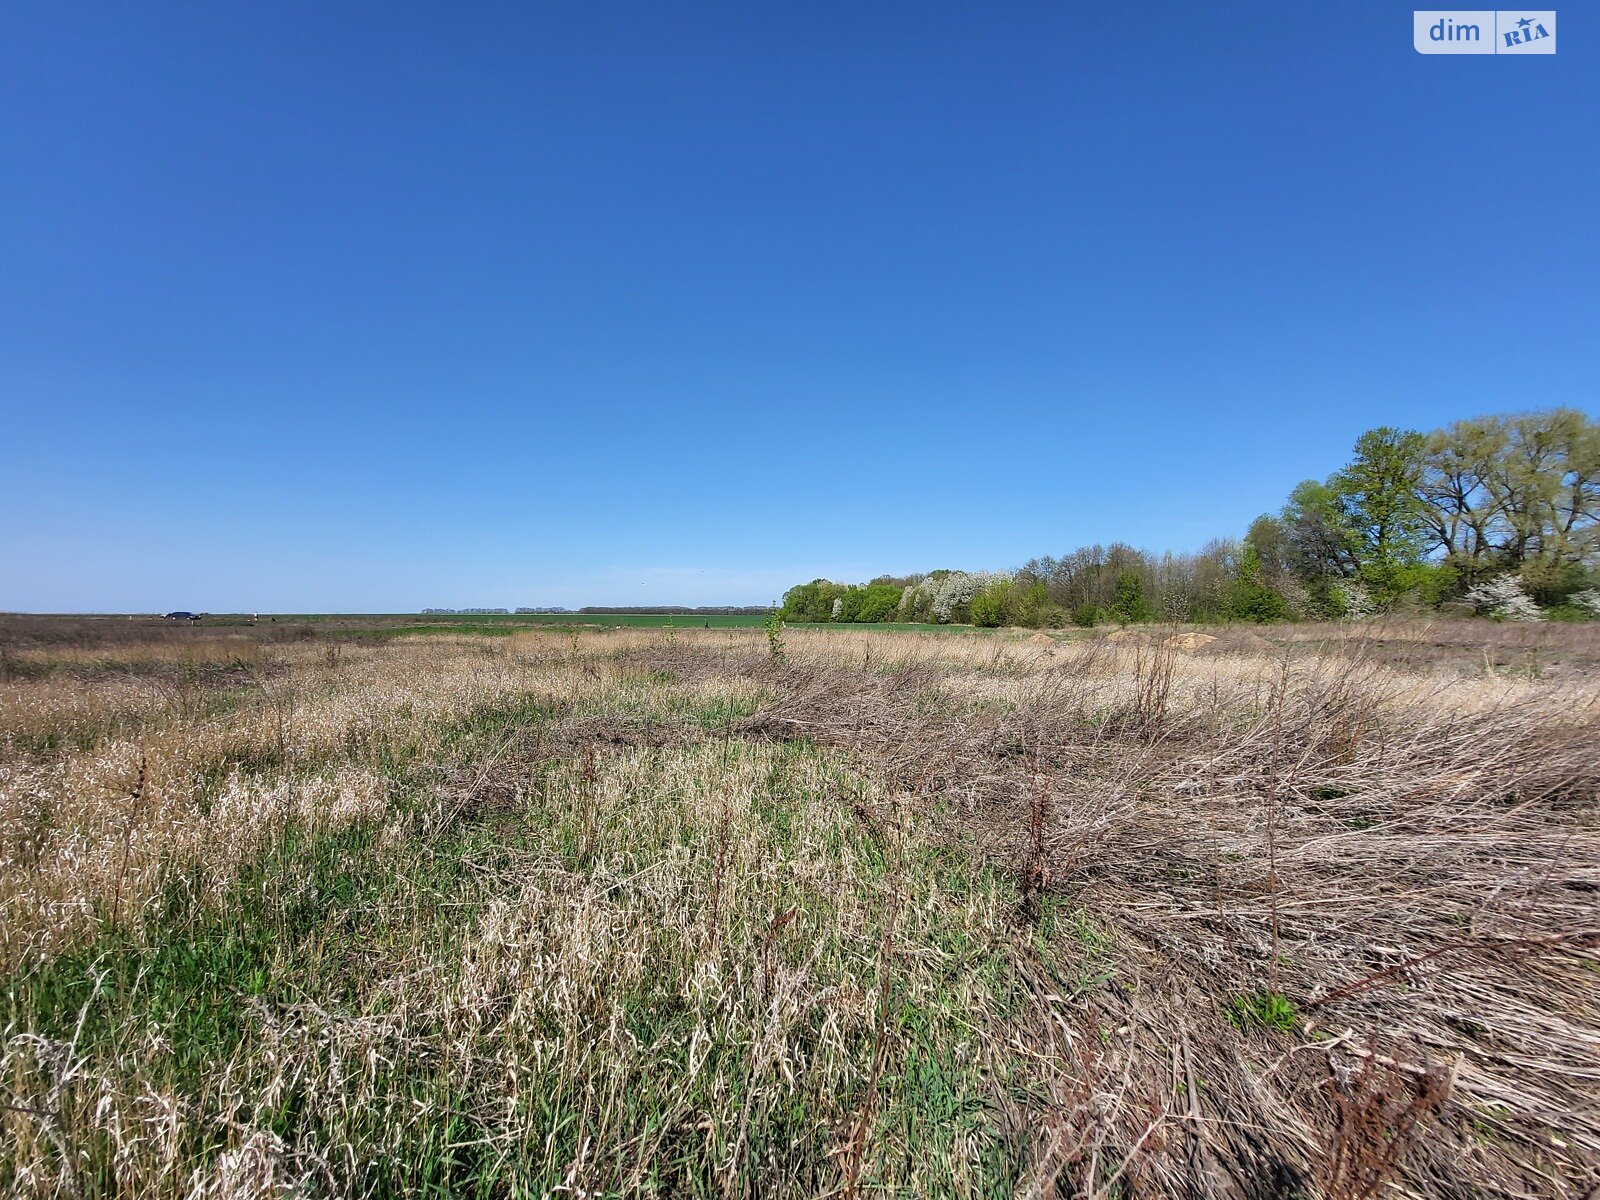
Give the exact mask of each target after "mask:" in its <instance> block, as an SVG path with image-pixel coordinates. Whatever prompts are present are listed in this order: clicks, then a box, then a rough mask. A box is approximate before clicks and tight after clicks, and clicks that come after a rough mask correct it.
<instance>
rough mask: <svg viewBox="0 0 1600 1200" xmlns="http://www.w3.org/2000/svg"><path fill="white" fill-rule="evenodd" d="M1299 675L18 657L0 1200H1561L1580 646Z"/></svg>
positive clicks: (1582, 929)
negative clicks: (920, 1198)
mask: <svg viewBox="0 0 1600 1200" xmlns="http://www.w3.org/2000/svg"><path fill="white" fill-rule="evenodd" d="M1303 632H1304V631H1295V634H1294V636H1293V637H1286V638H1280V639H1278V641H1277V642H1276V643H1273V644H1268V643H1265V642H1260V643H1257V642H1255V641H1244V640H1243V639H1240V640H1239V642H1238V644H1237V645H1233V646H1231V647H1230V645H1228V644H1223V645H1222V646H1221V650H1222V652H1221V653H1217V652H1212V653H1209V654H1192V655H1191V654H1187V653H1182V652H1179V651H1177V650H1175V649H1173V648H1172V647H1171V646H1169V645H1166V644H1164V642H1163V640H1162V639H1161V638H1160V637H1159V636H1155V637H1151V638H1149V639H1146V640H1144V641H1125V642H1122V643H1118V644H1111V643H1109V642H1107V641H1105V640H1104V639H1103V638H1097V637H1094V638H1078V637H1072V638H1063V639H1060V640H1058V641H1055V642H1053V643H1050V644H1036V643H1034V642H1032V641H1025V640H1022V639H1020V638H1006V637H1000V638H985V639H978V638H950V637H940V636H920V635H915V634H872V633H857V632H838V631H834V632H825V631H813V630H805V631H795V632H794V633H793V634H792V635H791V636H788V637H787V638H786V641H785V655H784V656H783V658H782V659H781V660H779V659H774V658H773V657H772V656H771V655H769V654H768V653H767V647H766V646H765V643H764V639H763V635H762V634H761V633H760V631H717V632H706V633H701V632H694V631H689V632H685V631H677V632H674V633H671V634H667V633H663V632H660V631H644V630H635V631H625V632H619V633H612V634H596V633H590V632H584V633H582V634H573V633H570V632H549V633H530V634H518V635H515V636H512V637H505V638H482V637H474V636H462V637H447V638H431V637H428V638H412V639H406V640H400V641H396V642H392V643H361V642H352V643H349V644H342V648H341V649H340V650H339V652H338V653H332V652H330V650H329V648H328V646H327V645H325V644H322V643H318V642H316V641H304V642H301V641H288V642H268V641H265V640H263V641H259V642H252V643H250V645H251V646H252V650H251V651H249V652H248V654H247V655H246V656H245V657H243V658H239V659H228V658H221V657H217V658H210V659H208V658H206V657H205V656H206V655H211V654H212V653H213V652H212V651H209V650H208V651H205V652H204V653H203V654H202V653H200V652H199V651H191V657H190V658H189V659H187V660H185V659H184V657H183V655H182V654H181V653H179V652H178V651H175V650H173V648H172V646H173V644H174V643H171V642H162V643H153V644H150V645H145V646H139V645H137V644H132V643H130V644H127V645H122V646H120V647H116V648H113V649H114V653H111V654H110V656H109V658H110V659H114V660H115V661H116V662H117V663H119V664H120V666H119V667H118V668H116V669H108V668H107V667H106V663H107V661H108V656H107V651H106V648H105V647H84V646H78V645H58V646H55V647H51V646H50V645H47V644H43V643H42V642H40V643H39V644H35V645H32V646H30V647H28V648H26V650H25V651H24V650H22V649H18V650H16V651H14V652H13V656H12V661H13V663H16V662H19V661H23V660H22V658H21V656H22V655H23V654H24V653H26V655H27V658H26V664H27V666H26V669H24V670H16V669H13V671H12V672H11V676H10V678H9V679H8V680H7V681H6V682H5V683H4V684H0V691H3V695H0V729H3V731H4V733H3V736H4V741H3V743H0V972H3V973H4V974H5V976H6V979H7V985H6V989H5V992H4V1007H3V1031H0V1081H3V1082H0V1087H3V1088H4V1089H5V1092H6V1094H5V1095H4V1096H0V1104H3V1105H4V1109H3V1110H0V1133H3V1141H0V1190H4V1191H6V1192H8V1193H15V1194H18V1195H29V1196H89V1195H115V1196H174V1197H176V1196H185V1197H189V1196H193V1197H199V1196H223V1195H226V1196H262V1197H265V1196H275V1197H276V1196H283V1195H291V1194H304V1195H372V1196H378V1195H400V1194H405V1195H416V1194H439V1195H446V1194H448V1195H496V1196H498V1195H542V1194H553V1193H558V1192H559V1193H562V1194H565V1193H572V1194H590V1195H599V1194H629V1195H638V1194H658V1195H674V1196H676V1195H685V1194H708V1195H734V1194H736V1195H745V1194H793V1195H814V1194H822V1193H844V1194H861V1195H865V1194H879V1193H886V1192H897V1193H901V1194H917V1195H951V1196H977V1195H986V1196H987V1195H994V1194H997V1193H1012V1194H1017V1193H1020V1194H1027V1195H1040V1196H1043V1195H1062V1196H1065V1195H1104V1196H1111V1195H1118V1196H1138V1195H1152V1196H1153V1195H1173V1196H1211V1197H1215V1196H1240V1197H1245V1196H1265V1195H1295V1194H1300V1195H1307V1196H1310V1195H1317V1194H1325V1195H1328V1196H1337V1197H1345V1196H1357V1195H1380V1194H1384V1190H1385V1189H1392V1188H1400V1189H1403V1190H1404V1191H1406V1192H1409V1193H1411V1194H1420V1195H1437V1196H1454V1195H1464V1194H1474V1195H1499V1196H1508V1197H1509V1196H1526V1195H1538V1196H1560V1197H1568V1196H1570V1197H1577V1196H1582V1195H1584V1194H1586V1190H1587V1189H1590V1188H1593V1187H1595V1186H1600V1099H1597V1097H1600V1088H1597V1087H1596V1083H1597V1081H1600V1005H1597V997H1600V870H1597V867H1596V863H1597V862H1600V853H1597V852H1600V832H1597V824H1596V789H1597V786H1600V760H1597V756H1596V754H1595V751H1594V749H1593V747H1594V745H1595V741H1594V732H1595V730H1594V722H1595V700H1596V696H1597V695H1600V688H1597V687H1595V686H1594V685H1592V684H1591V683H1589V682H1588V681H1587V679H1586V677H1584V676H1583V674H1582V670H1581V667H1582V662H1583V660H1584V655H1586V654H1587V653H1589V651H1588V649H1586V648H1581V647H1580V648H1578V649H1569V650H1568V651H1566V653H1568V654H1569V659H1568V660H1563V659H1562V658H1561V653H1562V650H1561V648H1560V647H1557V648H1555V649H1553V650H1548V651H1545V653H1548V654H1549V655H1550V656H1551V660H1552V663H1551V665H1553V666H1555V667H1556V668H1557V669H1556V670H1554V671H1551V672H1548V673H1546V672H1543V671H1539V672H1533V671H1522V672H1506V671H1504V670H1503V669H1497V664H1496V662H1495V660H1494V656H1495V654H1496V653H1498V651H1497V650H1496V648H1495V647H1494V646H1492V645H1490V646H1488V650H1489V651H1490V654H1489V660H1488V662H1487V663H1486V665H1485V667H1484V669H1483V670H1481V671H1479V672H1477V673H1476V674H1472V673H1471V672H1468V671H1467V670H1466V669H1465V668H1464V667H1463V666H1462V662H1463V657H1462V656H1461V655H1460V654H1459V653H1458V649H1457V647H1456V646H1455V645H1454V643H1453V642H1452V643H1451V645H1449V646H1447V647H1445V649H1443V650H1442V651H1440V654H1441V655H1442V659H1441V661H1442V662H1446V663H1447V666H1448V669H1440V670H1435V669H1433V666H1434V665H1437V664H1429V663H1420V664H1419V663H1417V662H1415V661H1409V660H1408V661H1405V662H1400V663H1397V662H1396V661H1395V659H1394V657H1393V655H1392V654H1390V653H1387V652H1385V651H1384V650H1383V649H1382V647H1381V646H1379V645H1378V643H1379V642H1382V643H1384V644H1385V645H1388V644H1392V643H1394V642H1395V641H1396V640H1398V639H1396V638H1394V637H1384V638H1381V639H1373V640H1372V641H1371V643H1370V644H1369V645H1366V646H1362V645H1356V644H1352V643H1353V641H1354V639H1351V638H1349V637H1345V636H1343V635H1342V634H1339V633H1337V631H1327V636H1325V637H1324V639H1323V641H1322V642H1321V643H1317V642H1314V641H1310V642H1308V641H1307V640H1306V639H1304V638H1303V637H1302V636H1301V634H1302V633H1303ZM1460 636H1461V634H1460V632H1459V631H1458V630H1457V631H1452V633H1451V637H1452V638H1456V639H1459V637H1460ZM1494 636H1497V635H1492V634H1491V635H1489V637H1490V640H1492V639H1493V637H1494ZM1574 636H1576V635H1571V634H1565V633H1564V634H1563V638H1566V639H1569V640H1570V639H1571V638H1572V637H1574ZM1335 638H1339V639H1341V640H1340V644H1338V645H1337V646H1335V645H1334V644H1333V641H1334V639H1335ZM1428 639H1429V635H1427V634H1426V633H1414V634H1413V635H1412V636H1410V637H1409V638H1408V639H1406V645H1407V646H1408V647H1412V648H1413V650H1410V651H1408V653H1415V651H1414V648H1415V647H1417V646H1423V647H1426V646H1429V645H1433V644H1434V643H1433V642H1430V641H1429V640H1428ZM222 653H223V652H222V651H220V650H219V651H217V652H216V654H217V655H221V654H222ZM96 655H99V657H96ZM1563 665H1568V666H1571V667H1572V668H1573V669H1571V670H1567V671H1565V672H1564V671H1563V670H1562V669H1561V668H1562V666H1563ZM129 668H132V669H129ZM212 668H221V669H220V670H215V671H212V673H211V674H207V671H208V670H211V669H212ZM152 681H156V682H158V683H160V684H162V685H163V686H148V685H149V684H150V683H151V682H152ZM174 681H176V682H174Z"/></svg>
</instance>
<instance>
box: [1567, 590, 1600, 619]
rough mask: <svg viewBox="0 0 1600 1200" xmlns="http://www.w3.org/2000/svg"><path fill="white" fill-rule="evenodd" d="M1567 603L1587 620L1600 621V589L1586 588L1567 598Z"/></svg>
mask: <svg viewBox="0 0 1600 1200" xmlns="http://www.w3.org/2000/svg"><path fill="white" fill-rule="evenodd" d="M1567 603H1568V604H1569V605H1571V606H1572V607H1573V608H1576V609H1578V610H1579V611H1580V612H1581V613H1583V615H1584V619H1586V620H1590V621H1593V620H1596V619H1600V589H1595V588H1585V589H1584V590H1583V591H1581V592H1574V593H1572V595H1570V596H1568V597H1567Z"/></svg>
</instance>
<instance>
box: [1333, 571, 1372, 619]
mask: <svg viewBox="0 0 1600 1200" xmlns="http://www.w3.org/2000/svg"><path fill="white" fill-rule="evenodd" d="M1328 600H1329V607H1330V608H1331V609H1332V610H1333V615H1334V616H1336V617H1343V618H1344V619H1345V620H1347V621H1359V620H1362V619H1363V618H1365V617H1370V616H1372V615H1374V614H1375V613H1376V612H1377V611H1378V605H1377V603H1376V601H1374V600H1373V598H1372V593H1371V592H1369V591H1367V589H1366V585H1364V584H1360V583H1357V582H1355V581H1354V580H1349V579H1342V580H1340V581H1339V582H1338V583H1336V584H1334V585H1333V586H1332V587H1330V588H1329V589H1328Z"/></svg>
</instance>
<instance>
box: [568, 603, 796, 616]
mask: <svg viewBox="0 0 1600 1200" xmlns="http://www.w3.org/2000/svg"><path fill="white" fill-rule="evenodd" d="M578 611H579V612H580V613H594V614H595V615H597V616H615V617H668V616H688V617H764V616H766V615H767V614H768V613H769V612H771V611H772V609H771V608H770V607H768V606H767V605H765V604H755V605H744V606H737V605H725V604H724V605H701V606H700V607H699V608H684V607H682V606H680V605H672V604H657V605H653V606H651V605H645V606H641V607H634V608H601V607H598V606H596V605H590V606H589V607H588V608H580V609H579V610H578Z"/></svg>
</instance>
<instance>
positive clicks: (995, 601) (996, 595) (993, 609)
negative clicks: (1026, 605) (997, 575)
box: [972, 579, 1011, 629]
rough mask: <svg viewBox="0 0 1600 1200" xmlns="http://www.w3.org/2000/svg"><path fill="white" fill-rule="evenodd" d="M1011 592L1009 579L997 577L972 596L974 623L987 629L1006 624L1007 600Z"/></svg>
mask: <svg viewBox="0 0 1600 1200" xmlns="http://www.w3.org/2000/svg"><path fill="white" fill-rule="evenodd" d="M1010 594H1011V581H1010V580H1009V579H996V580H994V581H993V582H991V583H989V584H987V585H986V586H985V587H984V589H983V590H982V591H981V592H979V593H978V594H977V595H975V596H973V597H972V623H973V624H974V625H980V626H983V627H984V628H986V629H995V628H997V627H999V626H1001V625H1003V624H1005V619H1006V601H1007V599H1008V598H1009V597H1010Z"/></svg>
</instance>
